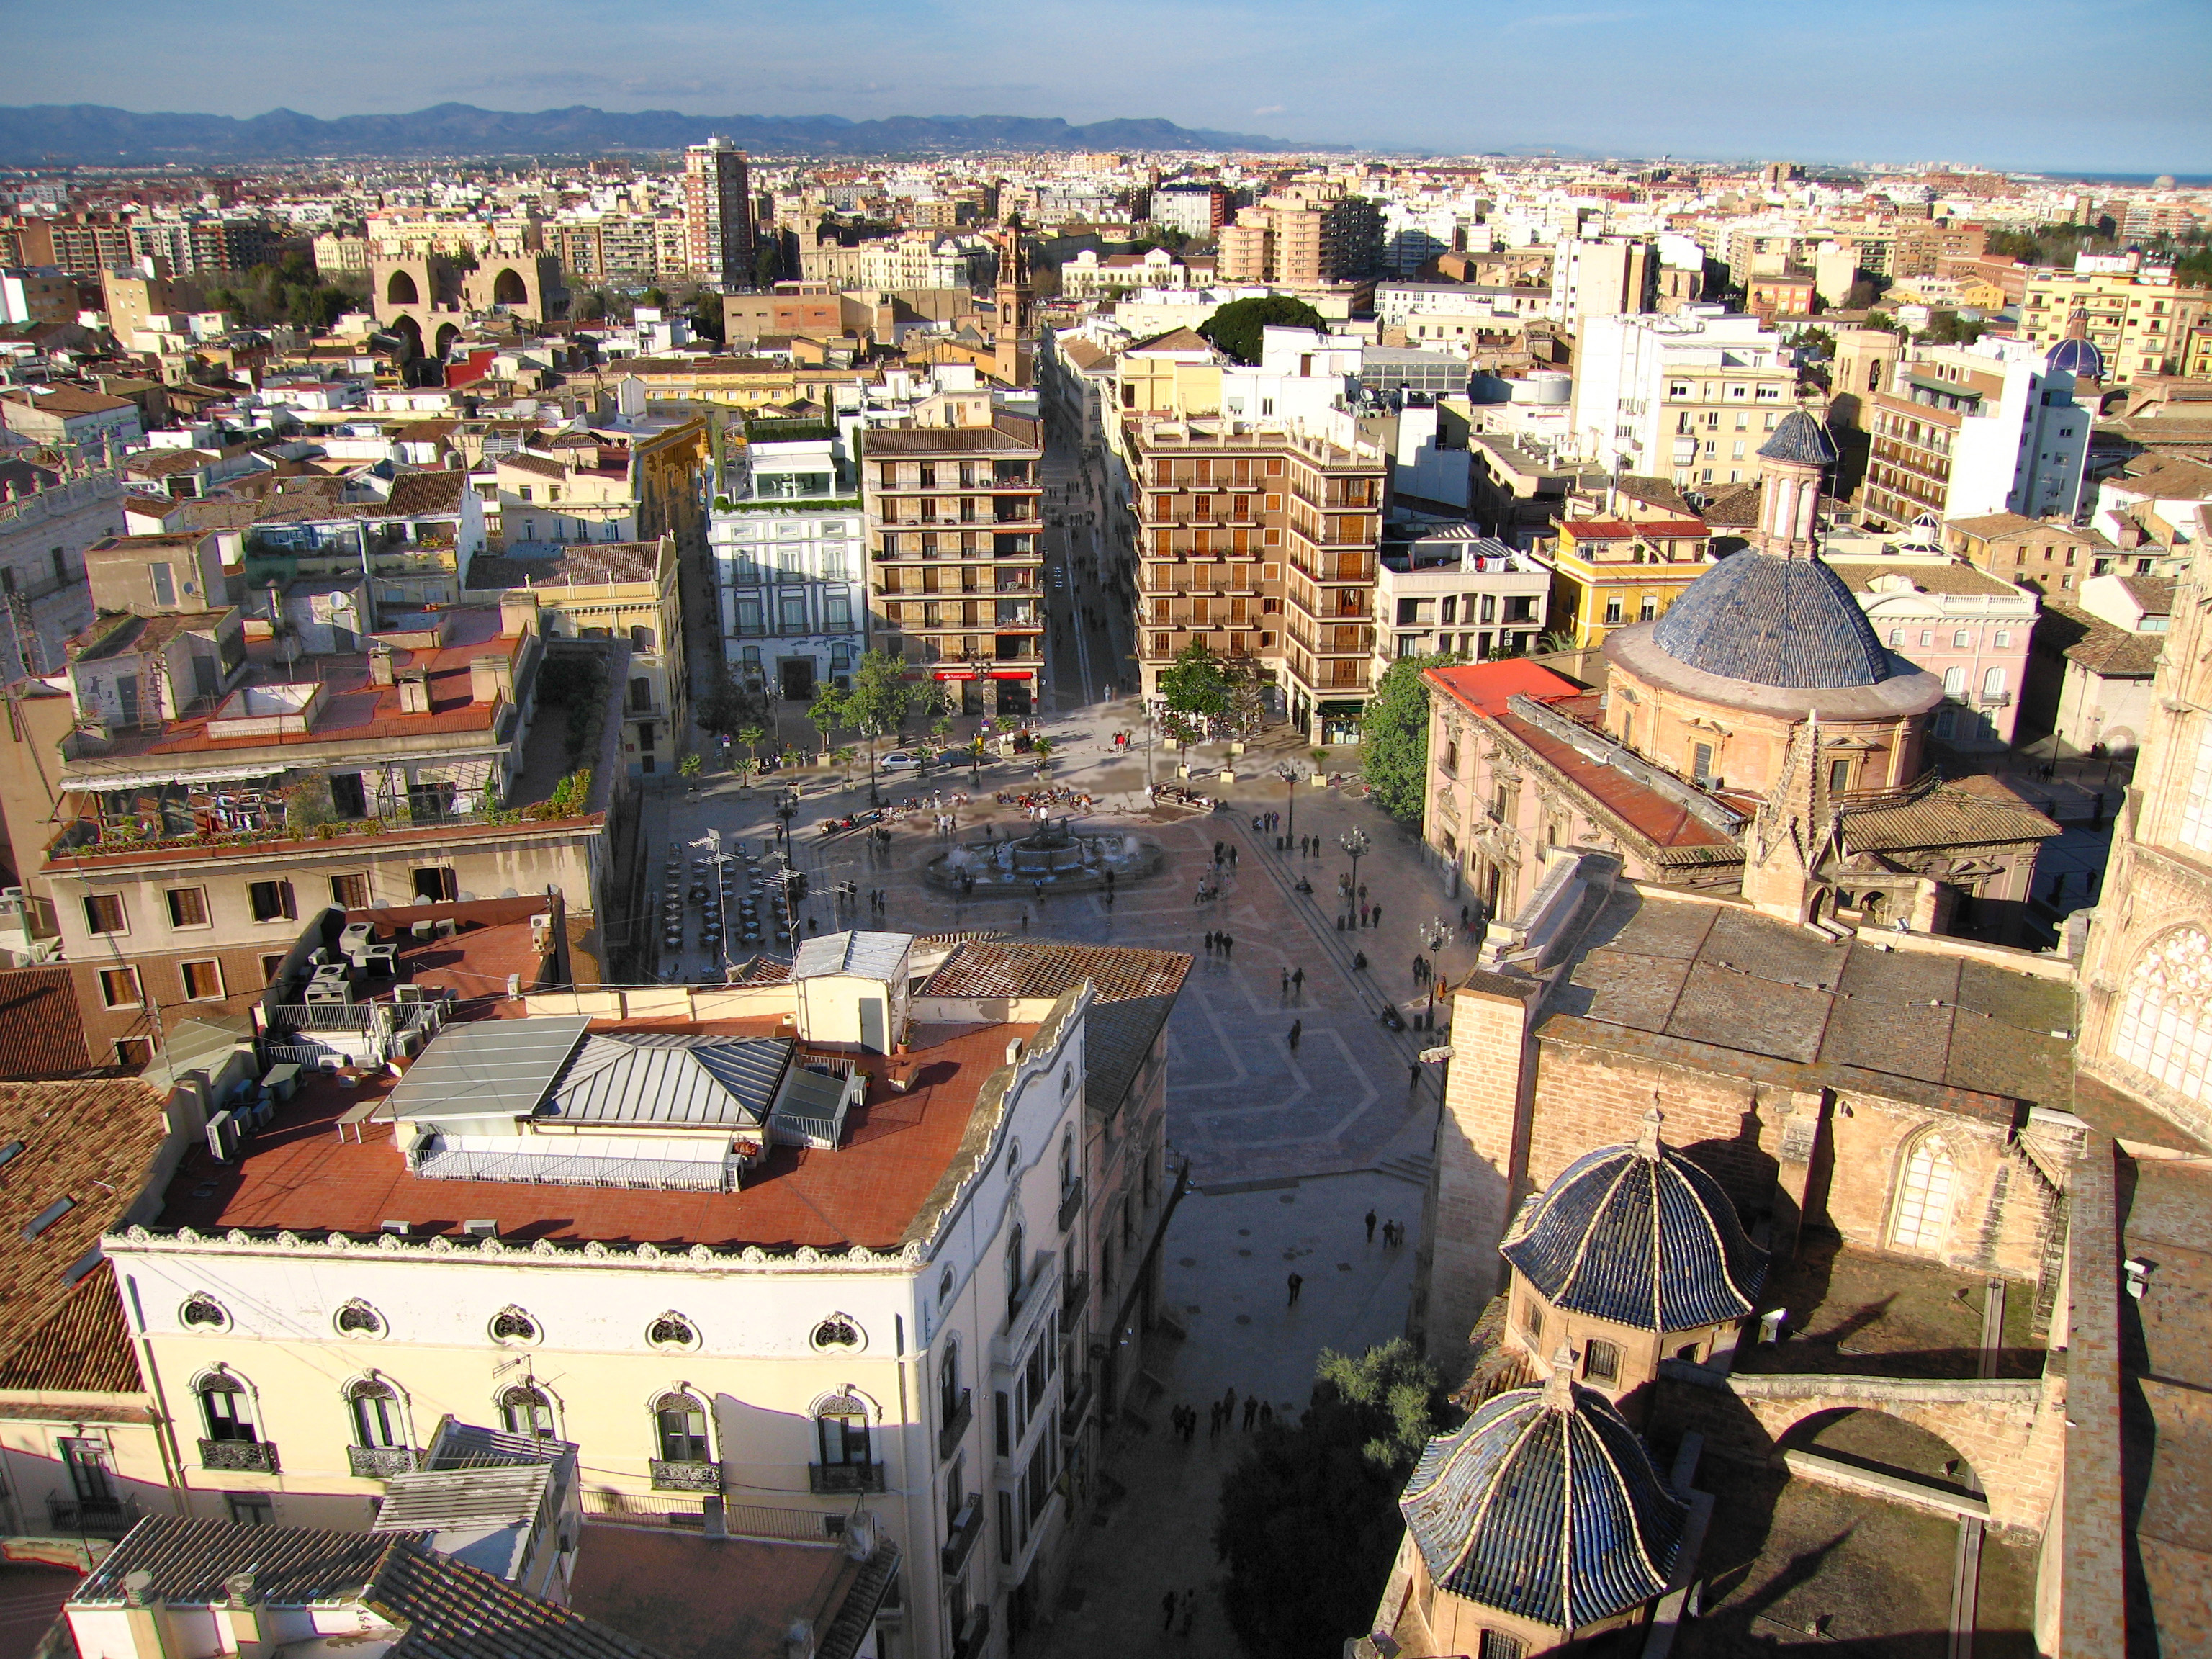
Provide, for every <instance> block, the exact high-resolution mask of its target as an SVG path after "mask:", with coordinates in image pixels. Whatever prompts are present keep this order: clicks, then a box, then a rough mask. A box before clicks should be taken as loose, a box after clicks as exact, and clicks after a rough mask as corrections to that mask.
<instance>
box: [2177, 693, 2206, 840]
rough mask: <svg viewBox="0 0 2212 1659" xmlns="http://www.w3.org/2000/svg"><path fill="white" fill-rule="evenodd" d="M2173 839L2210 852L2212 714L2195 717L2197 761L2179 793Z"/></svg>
mask: <svg viewBox="0 0 2212 1659" xmlns="http://www.w3.org/2000/svg"><path fill="white" fill-rule="evenodd" d="M2176 838H2177V839H2178V840H2179V842H2181V844H2182V845H2183V846H2184V847H2186V848H2191V849H2193V850H2194V851H2196V852H2199V853H2212V717H2207V716H2203V715H2200V716H2199V717H2198V718H2197V763H2196V765H2195V766H2194V767H2193V768H2192V769H2191V775H2190V779H2189V787H2188V788H2187V789H2185V790H2184V791H2183V792H2182V795H2181V823H2180V825H2179V829H2178V832H2177V836H2176Z"/></svg>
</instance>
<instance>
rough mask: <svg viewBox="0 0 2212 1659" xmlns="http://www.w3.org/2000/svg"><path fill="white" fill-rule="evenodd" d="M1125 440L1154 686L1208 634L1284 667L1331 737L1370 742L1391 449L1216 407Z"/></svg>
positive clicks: (1289, 690) (1287, 689) (1300, 709)
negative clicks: (1366, 725)
mask: <svg viewBox="0 0 2212 1659" xmlns="http://www.w3.org/2000/svg"><path fill="white" fill-rule="evenodd" d="M1123 446H1124V448H1125V449H1126V451H1127V453H1129V454H1130V456H1131V457H1132V475H1133V481H1134V485H1135V488H1134V490H1133V495H1134V501H1133V507H1134V511H1135V516H1136V537H1137V556H1138V562H1139V577H1138V600H1137V603H1138V607H1139V617H1138V623H1139V630H1138V664H1139V671H1140V672H1141V673H1142V675H1143V684H1144V690H1145V695H1146V696H1156V695H1157V693H1158V685H1159V677H1160V674H1161V673H1162V671H1164V670H1165V669H1166V668H1167V667H1168V666H1169V665H1171V664H1172V663H1173V662H1174V660H1175V659H1176V654H1177V653H1180V652H1182V650H1184V649H1185V648H1187V647H1188V646H1190V645H1192V644H1194V643H1200V642H1202V643H1204V644H1205V645H1206V647H1207V648H1208V649H1209V650H1211V651H1212V653H1214V654H1215V655H1217V656H1220V657H1227V658H1237V657H1243V658H1249V659H1254V660H1256V661H1258V662H1259V663H1261V665H1263V666H1264V667H1266V668H1267V669H1269V670H1271V671H1274V673H1275V675H1276V677H1277V678H1276V684H1277V685H1278V687H1279V692H1280V696H1281V698H1282V702H1283V708H1284V712H1285V714H1287V715H1288V717H1289V718H1290V719H1291V721H1292V722H1293V723H1294V724H1296V725H1297V726H1298V727H1299V728H1300V729H1301V730H1303V731H1305V732H1310V734H1311V735H1312V738H1313V740H1314V741H1315V742H1316V743H1323V744H1346V743H1356V742H1357V741H1358V720H1359V716H1360V714H1361V713H1362V711H1364V708H1365V707H1366V702H1367V694H1368V692H1369V691H1370V690H1371V689H1372V685H1373V679H1372V663H1373V658H1374V653H1375V649H1376V638H1377V631H1376V619H1375V583H1376V561H1377V556H1378V554H1379V550H1380V547H1381V539H1382V526H1383V514H1382V507H1383V487H1384V477H1385V470H1386V467H1387V465H1388V461H1387V458H1386V457H1385V456H1384V454H1383V452H1382V451H1381V450H1380V449H1379V448H1376V447H1374V446H1373V445H1370V444H1368V443H1365V442H1362V441H1356V440H1355V441H1352V442H1350V443H1348V444H1347V443H1340V442H1337V441H1332V440H1331V439H1329V438H1328V437H1325V436H1322V435H1317V434H1315V433H1311V432H1309V431H1307V430H1305V429H1303V428H1286V427H1282V426H1272V427H1271V426H1267V425H1264V424H1259V425H1255V424H1252V423H1249V422H1244V421H1231V420H1222V419H1217V418H1207V417H1192V418H1188V419H1182V420H1169V419H1153V420H1144V419H1131V420H1128V421H1127V422H1125V423H1124V430H1123Z"/></svg>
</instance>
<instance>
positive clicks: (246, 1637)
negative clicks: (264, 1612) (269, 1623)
mask: <svg viewBox="0 0 2212 1659" xmlns="http://www.w3.org/2000/svg"><path fill="white" fill-rule="evenodd" d="M222 1587H223V1589H224V1591H225V1592H226V1593H227V1594H228V1597H229V1605H228V1608H227V1609H226V1613H227V1616H228V1620H229V1624H230V1638H231V1643H232V1645H233V1646H234V1649H235V1650H236V1652H237V1656H238V1659H262V1656H263V1655H264V1654H265V1653H267V1652H268V1650H269V1646H270V1644H269V1639H268V1636H267V1633H266V1632H264V1630H263V1628H262V1620H261V1591H260V1588H259V1586H258V1584H256V1583H255V1582H254V1577H253V1573H252V1571H251V1570H250V1569H249V1570H248V1571H245V1572H234V1573H233V1574H231V1576H230V1577H228V1578H226V1579H224V1580H223V1583H222Z"/></svg>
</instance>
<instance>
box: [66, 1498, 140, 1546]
mask: <svg viewBox="0 0 2212 1659" xmlns="http://www.w3.org/2000/svg"><path fill="white" fill-rule="evenodd" d="M46 1522H47V1524H48V1525H49V1526H50V1527H52V1529H53V1530H54V1531H55V1532H56V1533H57V1534H63V1535H67V1534H70V1533H76V1534H79V1535H81V1536H84V1537H90V1538H120V1537H122V1536H123V1534H125V1533H126V1532H129V1531H130V1530H131V1528H133V1527H135V1526H137V1524H138V1504H137V1499H136V1498H77V1497H75V1496H70V1497H66V1498H65V1497H64V1496H63V1495H62V1494H61V1493H59V1492H48V1493H47V1494H46Z"/></svg>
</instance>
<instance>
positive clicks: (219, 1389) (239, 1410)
mask: <svg viewBox="0 0 2212 1659" xmlns="http://www.w3.org/2000/svg"><path fill="white" fill-rule="evenodd" d="M200 1413H201V1414H202V1416H203V1417H204V1418H205V1419H206V1421H207V1437H208V1438H209V1439H210V1440H216V1441H222V1442H223V1443H234V1444H239V1445H246V1446H251V1445H252V1444H254V1443H256V1442H257V1441H258V1439H259V1436H258V1435H256V1434H255V1433H254V1432H253V1405H252V1401H250V1400H249V1399H248V1398H247V1397H246V1389H245V1387H244V1385H243V1384H241V1383H239V1382H238V1381H237V1380H236V1379H235V1378H234V1377H230V1376H217V1377H215V1378H213V1379H211V1380H210V1381H209V1382H206V1383H202V1384H201V1385H200Z"/></svg>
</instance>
